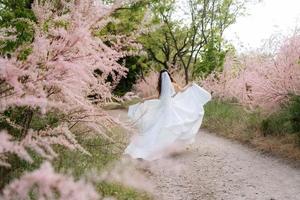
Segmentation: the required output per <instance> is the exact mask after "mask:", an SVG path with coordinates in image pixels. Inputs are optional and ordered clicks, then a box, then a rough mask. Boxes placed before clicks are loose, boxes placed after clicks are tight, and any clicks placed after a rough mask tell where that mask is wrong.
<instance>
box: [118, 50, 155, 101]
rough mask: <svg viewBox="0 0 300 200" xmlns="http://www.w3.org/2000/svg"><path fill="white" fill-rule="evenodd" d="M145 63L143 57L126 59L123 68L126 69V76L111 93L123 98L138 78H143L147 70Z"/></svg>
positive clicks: (145, 60)
mask: <svg viewBox="0 0 300 200" xmlns="http://www.w3.org/2000/svg"><path fill="white" fill-rule="evenodd" d="M146 62H147V58H145V57H143V56H132V57H126V58H125V67H127V68H128V73H127V76H126V77H123V78H122V79H121V80H120V82H119V83H118V85H117V86H116V88H115V89H114V91H113V93H114V94H116V95H118V96H123V95H124V94H125V93H126V92H128V91H131V90H132V87H133V85H134V84H135V83H136V81H137V80H138V78H139V77H140V76H143V75H144V73H146V72H147V70H148V69H149V67H148V65H147V64H146Z"/></svg>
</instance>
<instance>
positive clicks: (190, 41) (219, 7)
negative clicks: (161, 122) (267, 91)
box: [144, 0, 244, 83]
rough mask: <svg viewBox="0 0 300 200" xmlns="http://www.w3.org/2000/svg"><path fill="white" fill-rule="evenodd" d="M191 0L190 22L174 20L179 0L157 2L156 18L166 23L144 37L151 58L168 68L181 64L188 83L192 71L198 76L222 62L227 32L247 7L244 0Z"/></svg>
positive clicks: (154, 7)
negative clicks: (224, 39) (152, 33)
mask: <svg viewBox="0 0 300 200" xmlns="http://www.w3.org/2000/svg"><path fill="white" fill-rule="evenodd" d="M187 3H188V10H187V12H188V14H189V19H188V20H186V21H182V20H178V19H174V13H175V12H176V8H175V1H173V0H164V1H160V2H157V3H155V4H153V6H152V10H153V12H154V13H155V16H156V19H157V20H159V22H161V23H162V24H163V25H162V27H161V28H160V29H158V30H157V32H156V33H155V35H148V38H145V39H144V40H145V41H147V42H145V44H146V48H147V50H148V52H149V54H150V56H151V58H153V59H154V60H155V61H156V62H157V63H159V64H160V65H162V66H164V67H165V68H168V66H176V65H178V66H179V67H181V68H182V69H183V70H184V72H185V80H186V83H187V82H188V80H189V74H190V72H191V71H192V72H193V75H198V74H201V73H202V72H205V71H207V70H208V71H211V68H215V67H217V66H220V65H221V64H222V62H223V61H222V60H223V59H224V54H225V49H224V41H223V33H224V31H225V30H226V29H227V28H228V27H229V26H230V25H231V24H233V23H234V22H235V19H236V17H237V16H238V15H240V14H241V13H242V11H243V10H244V1H238V0H187ZM187 21H188V22H187ZM215 60H217V61H215ZM199 62H200V64H199ZM201 62H202V64H201ZM206 64H208V65H209V66H206ZM207 68H208V69H207Z"/></svg>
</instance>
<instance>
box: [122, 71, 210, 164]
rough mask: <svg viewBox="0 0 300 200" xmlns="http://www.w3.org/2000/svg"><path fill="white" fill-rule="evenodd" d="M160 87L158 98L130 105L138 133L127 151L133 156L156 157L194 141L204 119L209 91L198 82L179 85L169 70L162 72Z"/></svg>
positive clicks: (146, 158)
mask: <svg viewBox="0 0 300 200" xmlns="http://www.w3.org/2000/svg"><path fill="white" fill-rule="evenodd" d="M157 88H158V92H159V96H158V98H153V97H150V98H147V99H145V101H143V102H141V103H138V104H135V105H132V106H130V107H129V110H128V116H129V118H130V119H131V120H133V121H134V122H135V123H136V125H137V128H138V130H139V134H138V135H137V136H136V137H134V138H132V141H131V143H130V144H129V145H128V147H127V148H126V149H125V152H124V153H125V154H128V155H130V156H131V157H133V158H141V159H145V160H149V161H151V160H156V159H159V158H161V157H163V156H164V155H165V152H167V149H168V148H170V147H171V146H172V145H174V144H175V143H180V144H181V145H182V144H190V143H193V142H194V140H195V135H196V134H197V132H198V130H199V128H200V125H201V123H202V118H203V115H204V109H203V105H204V104H206V103H207V102H208V101H209V100H210V99H211V95H210V93H208V92H207V91H206V90H204V89H203V88H201V87H199V86H198V85H196V84H195V83H192V84H189V85H187V86H186V87H185V88H183V89H182V88H180V87H179V86H178V85H177V84H176V83H175V82H174V81H173V79H172V77H171V76H170V74H169V72H168V71H167V70H162V71H161V72H160V75H159V81H158V86H157ZM174 88H176V90H175V89H174Z"/></svg>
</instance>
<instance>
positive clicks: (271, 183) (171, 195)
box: [114, 111, 300, 200]
mask: <svg viewBox="0 0 300 200" xmlns="http://www.w3.org/2000/svg"><path fill="white" fill-rule="evenodd" d="M116 114H119V115H120V116H121V119H122V120H125V119H126V117H125V116H126V115H125V114H126V113H125V112H124V111H114V115H116ZM137 163H138V164H137V168H139V169H142V170H143V171H144V173H145V176H147V177H148V179H149V181H150V182H151V184H152V185H153V190H152V193H153V195H154V198H155V199H158V200H169V199H170V200H213V199H216V200H227V199H228V200H240V199H245V200H246V199H247V200H252V199H253V200H257V199H258V200H260V199H262V200H297V199H299V200H300V169H298V168H293V167H292V166H289V165H288V164H286V163H284V162H282V161H281V160H279V159H277V158H274V157H272V156H268V155H263V154H261V153H260V152H257V151H255V150H253V149H250V148H248V147H247V146H243V145H241V144H238V143H236V142H233V141H230V140H227V139H224V138H221V137H218V136H215V135H214V134H211V133H207V132H206V131H204V130H200V131H199V134H198V135H197V138H196V142H195V143H194V144H193V145H191V146H189V147H188V148H186V149H181V150H180V151H178V152H177V153H174V154H172V155H171V156H169V157H167V158H165V159H161V160H158V161H153V162H146V161H139V162H137Z"/></svg>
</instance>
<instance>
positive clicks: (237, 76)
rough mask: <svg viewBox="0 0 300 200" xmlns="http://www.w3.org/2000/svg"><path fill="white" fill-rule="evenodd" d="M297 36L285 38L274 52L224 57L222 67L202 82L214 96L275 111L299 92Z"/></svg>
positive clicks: (299, 41)
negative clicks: (220, 70)
mask: <svg viewBox="0 0 300 200" xmlns="http://www.w3.org/2000/svg"><path fill="white" fill-rule="evenodd" d="M299 61H300V35H297V34H295V35H293V36H292V37H290V38H288V39H287V40H286V41H285V42H284V43H283V45H282V46H281V47H280V48H279V50H278V51H277V53H276V54H275V55H267V54H258V53H251V54H248V55H243V56H240V57H235V56H234V55H232V54H229V55H228V56H227V59H226V62H225V65H224V70H223V71H222V72H214V73H212V74H210V75H209V76H208V77H207V78H206V79H205V80H204V81H202V85H203V86H204V87H205V88H207V89H208V90H210V91H211V92H212V93H213V95H214V96H215V97H218V98H221V99H225V100H232V99H235V100H237V101H238V102H239V103H241V104H242V105H245V106H248V107H250V108H257V107H260V108H262V109H264V110H268V111H271V110H276V109H277V108H280V106H281V105H283V104H285V103H286V102H288V100H289V99H290V97H291V96H292V95H300V62H299Z"/></svg>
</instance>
